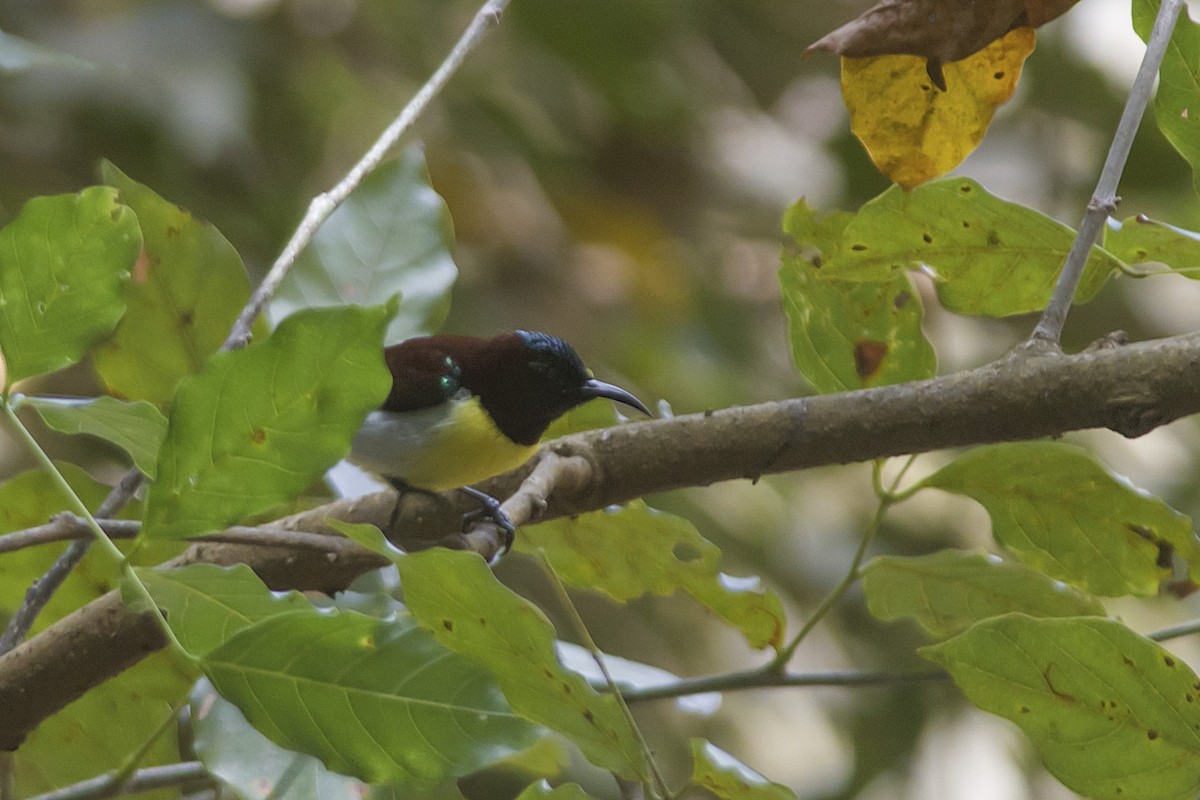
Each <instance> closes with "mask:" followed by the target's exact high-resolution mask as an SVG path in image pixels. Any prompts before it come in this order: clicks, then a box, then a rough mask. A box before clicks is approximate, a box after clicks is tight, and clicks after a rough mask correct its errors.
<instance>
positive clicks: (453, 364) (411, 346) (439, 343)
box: [382, 336, 479, 411]
mask: <svg viewBox="0 0 1200 800" xmlns="http://www.w3.org/2000/svg"><path fill="white" fill-rule="evenodd" d="M478 347H479V340H478V339H475V338H474V337H471V336H422V337H419V338H416V339H408V340H406V341H403V342H400V344H395V345H392V346H391V347H388V348H385V349H384V351H383V357H384V359H385V360H386V361H387V365H388V369H390V370H391V372H392V391H391V392H390V393H389V394H388V397H387V400H385V401H384V403H383V406H382V410H384V411H414V410H416V409H420V408H429V407H430V406H436V405H437V404H438V403H444V402H445V401H447V400H449V399H450V398H451V397H453V396H454V395H455V394H456V393H457V392H458V391H459V390H460V389H462V374H461V368H460V366H459V363H460V359H461V358H463V357H464V356H468V355H469V354H470V353H472V352H474V351H475V350H476V349H478Z"/></svg>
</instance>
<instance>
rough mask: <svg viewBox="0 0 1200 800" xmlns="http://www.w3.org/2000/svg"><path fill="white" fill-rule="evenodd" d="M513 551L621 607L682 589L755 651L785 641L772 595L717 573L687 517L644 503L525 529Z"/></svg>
mask: <svg viewBox="0 0 1200 800" xmlns="http://www.w3.org/2000/svg"><path fill="white" fill-rule="evenodd" d="M517 547H518V549H519V550H523V551H526V552H530V551H537V550H541V551H543V552H544V553H545V554H546V556H547V558H549V559H550V563H551V564H552V565H553V566H554V571H555V572H557V573H558V575H559V576H560V577H561V578H562V579H563V581H564V582H566V583H567V584H569V585H571V586H579V587H584V588H588V589H595V590H596V591H600V592H604V593H605V594H606V595H608V596H609V597H611V598H612V599H614V600H616V601H618V602H622V603H625V602H628V601H630V600H633V599H636V598H638V597H642V596H644V595H647V594H656V595H660V596H665V595H669V594H672V593H674V592H676V591H679V590H683V591H685V592H687V593H688V594H689V595H691V596H692V597H693V598H694V599H695V600H696V601H697V602H699V603H700V604H701V605H703V606H704V607H705V608H707V609H710V610H711V611H713V612H715V613H716V614H717V615H719V616H720V617H721V618H722V619H724V620H725V621H726V622H728V623H730V624H731V625H734V626H735V627H737V628H738V630H740V631H741V632H742V634H743V635H745V637H746V640H747V641H748V642H749V643H750V644H751V645H752V646H753V647H766V646H767V645H772V646H778V645H779V644H780V643H781V642H782V641H783V636H784V629H785V627H786V621H785V619H784V616H783V606H782V604H781V603H780V602H779V598H778V597H777V596H776V595H775V593H774V592H772V591H770V590H766V589H763V588H762V587H761V585H760V582H759V580H758V579H757V578H749V579H748V578H733V577H730V576H729V575H726V574H724V573H722V572H721V551H720V550H719V549H718V548H717V546H716V545H714V544H713V543H712V542H710V541H708V540H707V539H705V538H704V537H703V536H701V535H700V534H699V532H697V530H696V528H695V527H694V526H693V525H692V524H691V523H690V522H688V521H687V520H685V519H683V518H681V517H676V516H673V515H671V514H663V513H662V512H659V511H655V510H654V509H652V508H650V507H649V506H647V505H646V504H645V503H642V502H633V503H630V504H629V505H628V506H625V507H618V508H615V509H611V510H606V511H593V512H591V513H588V514H581V515H579V516H577V517H571V518H562V519H556V520H551V521H549V522H543V523H540V524H538V525H532V526H528V527H524V528H522V529H521V536H519V537H518V538H517Z"/></svg>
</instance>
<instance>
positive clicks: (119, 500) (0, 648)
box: [0, 0, 510, 656]
mask: <svg viewBox="0 0 1200 800" xmlns="http://www.w3.org/2000/svg"><path fill="white" fill-rule="evenodd" d="M509 2H510V0H488V1H487V2H486V3H484V4H483V6H482V7H481V8H480V9H479V11H478V12H477V13H476V14H475V16H474V18H473V19H472V20H471V23H470V24H469V25H468V26H467V29H466V31H464V32H463V35H462V36H461V37H460V38H459V40H458V42H457V43H456V44H455V45H454V47H453V49H452V50H451V51H450V54H449V55H448V56H447V57H446V59H445V60H444V61H443V62H442V63H441V65H440V66H439V67H438V68H437V70H436V71H435V72H434V73H433V75H432V76H431V77H430V78H429V80H428V81H426V82H425V84H424V85H422V86H421V88H420V89H419V90H418V91H417V93H416V94H415V95H414V96H413V98H412V100H410V101H409V102H408V104H407V105H406V106H405V107H404V108H403V110H401V112H400V114H399V116H397V117H396V119H395V120H394V121H393V122H392V124H391V125H389V126H388V127H387V129H386V130H385V131H384V132H383V134H382V135H381V136H380V137H379V138H378V139H377V140H376V141H375V143H374V144H373V145H372V146H371V148H370V150H368V151H367V153H366V155H364V156H363V157H362V158H361V159H360V160H359V162H358V163H357V164H355V165H354V166H353V167H352V168H351V169H350V171H349V172H348V173H346V176H345V177H344V178H343V179H342V180H341V181H339V182H338V183H337V185H335V186H334V187H333V188H332V189H330V190H329V191H328V192H325V193H324V194H321V195H318V196H317V197H316V198H314V199H313V201H312V203H310V204H309V208H308V211H307V213H306V214H305V215H304V218H303V219H302V220H301V221H300V224H299V225H298V226H297V228H296V231H295V232H294V233H293V234H292V238H291V239H290V240H289V241H288V243H287V245H286V246H285V247H284V249H283V252H281V253H280V254H279V257H278V258H277V259H276V260H275V263H274V264H272V265H271V269H270V270H269V271H268V272H267V275H266V276H265V277H264V278H263V280H262V282H261V283H260V284H259V285H258V288H257V289H255V291H254V294H253V295H252V296H251V297H250V300H249V301H248V302H247V303H246V305H245V306H244V307H243V308H242V311H241V313H240V314H239V315H238V318H237V320H236V321H235V322H234V324H233V327H232V328H231V329H230V331H229V335H228V337H226V339H225V342H224V344H222V345H221V350H236V349H238V348H240V347H244V346H245V345H246V343H247V342H248V341H249V340H250V330H251V327H252V326H253V325H254V321H255V320H256V319H258V317H259V315H261V314H262V311H263V309H264V308H265V307H266V304H267V302H268V301H269V300H270V299H271V297H272V296H273V295H274V294H275V291H276V289H278V288H279V284H280V283H282V282H283V279H284V276H286V275H287V273H288V270H290V269H291V267H292V265H293V264H294V263H295V261H296V258H297V257H298V256H299V255H300V252H301V251H302V250H303V249H304V248H305V247H307V246H308V244H309V243H310V242H311V241H312V239H313V237H314V236H315V235H316V232H317V229H318V228H319V227H320V226H321V223H323V222H324V221H325V220H326V219H327V218H328V217H329V215H330V214H332V213H333V211H334V209H335V208H337V206H338V205H340V204H341V203H342V201H344V200H345V199H346V197H348V196H349V195H350V193H351V192H352V191H353V190H354V189H355V188H356V187H357V186H358V185H359V184H360V183H361V182H362V180H363V178H364V177H366V176H367V174H369V173H370V172H371V170H373V169H375V167H377V166H378V165H379V163H380V162H381V161H382V160H383V159H384V157H385V156H386V155H387V153H388V151H389V150H390V149H391V148H392V147H393V146H395V144H396V143H397V142H398V141H399V140H400V139H401V138H402V137H403V136H404V135H405V134H406V133H408V131H409V130H411V129H412V126H413V124H414V123H415V122H416V121H417V119H419V118H420V116H421V115H422V114H423V113H424V112H425V110H426V109H427V108H428V107H429V104H430V102H432V100H433V99H434V98H435V97H437V95H438V94H439V93H440V92H441V90H442V88H443V87H444V86H445V85H446V83H447V82H448V81H449V80H450V78H451V76H453V75H454V73H455V72H457V71H458V68H459V67H460V66H461V65H462V63H463V61H464V60H465V59H466V57H467V55H468V54H469V53H470V52H471V51H472V50H473V49H475V46H476V45H478V44H479V42H480V41H482V39H483V37H484V35H486V34H487V32H488V31H489V30H490V29H491V28H492V27H494V26H495V25H496V24H498V23H499V21H500V15H501V13H502V12H503V11H504V9H505V8H506V7H507V6H508V4H509ZM142 480H143V476H142V474H141V473H140V472H138V471H137V470H136V469H134V470H130V471H129V472H128V473H127V474H126V475H125V477H124V478H123V479H122V480H121V482H120V484H119V485H118V486H117V487H116V488H115V489H114V490H113V491H112V492H111V493H110V494H109V496H108V497H107V498H106V499H105V500H104V503H103V504H102V505H101V506H100V508H99V509H97V511H96V514H95V516H97V517H105V518H107V517H112V516H113V515H115V514H116V513H117V512H118V511H120V510H121V509H122V508H124V506H125V504H126V503H128V502H129V499H130V498H132V497H133V495H134V493H135V492H136V491H137V490H138V487H140V486H141V483H142ZM90 547H91V540H85V539H80V540H79V541H76V542H74V543H72V545H71V546H70V547H68V548H67V549H66V551H64V552H63V554H62V555H61V556H59V558H58V560H57V561H55V563H54V564H53V565H52V566H51V567H50V569H49V570H47V571H46V574H44V575H43V576H42V577H41V578H40V579H38V580H37V581H36V582H35V583H34V585H33V586H31V587H30V589H29V591H28V592H27V593H26V595H25V598H24V600H23V601H22V603H21V606H20V608H18V609H17V611H16V613H15V614H13V617H12V619H10V620H9V623H8V625H7V626H6V628H5V631H4V633H3V635H0V656H2V655H3V654H5V653H7V652H9V651H10V650H12V648H13V647H15V646H16V645H17V644H18V643H20V642H21V640H23V639H24V638H25V636H26V634H28V632H29V629H30V628H31V627H33V622H34V620H35V619H36V618H37V615H38V614H39V613H41V610H42V609H43V608H45V606H46V603H48V602H50V598H51V597H52V596H53V595H54V593H55V592H56V591H57V590H58V588H59V587H60V586H61V585H62V582H63V581H64V580H66V578H67V576H68V575H70V574H71V571H72V570H74V569H75V567H76V566H77V565H78V564H79V562H80V561H82V560H83V557H84V556H85V555H86V554H87V551H88V549H89V548H90Z"/></svg>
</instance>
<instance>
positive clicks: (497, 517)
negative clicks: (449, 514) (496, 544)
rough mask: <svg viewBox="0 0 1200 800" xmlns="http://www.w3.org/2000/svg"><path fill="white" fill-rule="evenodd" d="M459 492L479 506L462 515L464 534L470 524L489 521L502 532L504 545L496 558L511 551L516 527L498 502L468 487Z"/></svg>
mask: <svg viewBox="0 0 1200 800" xmlns="http://www.w3.org/2000/svg"><path fill="white" fill-rule="evenodd" d="M459 491H461V492H462V493H463V494H466V495H469V496H471V497H473V498H475V499H476V500H478V501H479V506H480V507H479V508H478V509H477V510H475V511H471V512H468V513H466V514H463V532H464V533H465V532H466V530H467V528H468V527H470V525H471V523H473V522H475V521H476V520H479V519H490V520H491V521H492V522H494V523H495V524H496V527H498V528H499V529H500V530H502V531H504V543H503V544H502V545H501V546H500V550H499V551H497V553H496V558H499V557H500V556H502V555H504V554H505V553H507V552H508V551H509V550H511V549H512V546H513V540H514V539H515V538H516V535H517V526H516V525H513V521H512V520H511V519H509V516H508V514H505V513H504V509H502V508H501V507H500V501H499V500H497V499H496V498H494V497H492V496H491V495H490V494H488V493H487V492H481V491H479V490H478V489H475V488H472V487H470V486H462V487H460V488H459Z"/></svg>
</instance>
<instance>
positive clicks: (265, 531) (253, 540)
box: [0, 513, 345, 554]
mask: <svg viewBox="0 0 1200 800" xmlns="http://www.w3.org/2000/svg"><path fill="white" fill-rule="evenodd" d="M96 523H97V524H98V525H99V526H100V529H101V530H102V531H104V533H105V534H106V535H107V536H108V538H110V539H132V538H134V537H135V536H137V535H138V532H139V531H141V529H142V523H141V522H140V521H138V520H126V519H97V520H96ZM90 536H91V532H90V530H89V529H88V527H87V520H85V519H84V518H83V517H80V516H77V515H75V514H71V513H62V514H58V515H56V516H55V517H54V519H52V520H51V521H50V522H48V523H46V524H45V525H38V526H36V527H33V528H26V529H25V530H23V531H13V532H12V533H6V534H3V535H0V554H3V553H12V552H15V551H17V550H23V549H25V548H27V547H37V546H38V545H43V544H50V543H53V542H64V541H71V540H74V539H83V538H86V537H90ZM188 541H193V542H197V541H205V542H221V543H222V544H247V545H258V546H261V547H294V548H302V549H309V550H319V551H320V552H323V553H328V552H331V551H335V550H336V549H337V548H338V546H339V544H341V543H343V542H345V539H343V538H342V537H340V536H330V535H327V534H324V533H309V532H307V531H292V530H285V529H283V528H277V527H272V526H270V525H264V526H262V527H258V528H253V527H250V526H247V525H235V526H233V527H232V528H226V529H225V530H223V531H221V532H220V533H214V534H208V535H205V536H194V537H190V538H189V539H188Z"/></svg>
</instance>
